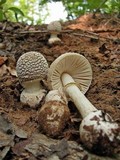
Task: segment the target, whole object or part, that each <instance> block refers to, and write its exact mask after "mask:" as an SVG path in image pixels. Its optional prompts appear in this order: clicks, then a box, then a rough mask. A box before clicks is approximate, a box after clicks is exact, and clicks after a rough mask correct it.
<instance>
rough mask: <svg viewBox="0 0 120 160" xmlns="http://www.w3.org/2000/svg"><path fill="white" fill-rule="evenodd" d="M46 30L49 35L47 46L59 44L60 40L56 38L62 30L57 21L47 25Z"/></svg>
mask: <svg viewBox="0 0 120 160" xmlns="http://www.w3.org/2000/svg"><path fill="white" fill-rule="evenodd" d="M47 30H48V32H49V33H50V38H49V40H48V44H50V45H52V44H55V43H60V42H61V39H60V38H58V37H57V36H58V34H59V33H60V32H61V30H62V26H61V24H60V22H59V21H53V22H51V23H49V24H48V26H47Z"/></svg>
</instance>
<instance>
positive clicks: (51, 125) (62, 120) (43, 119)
mask: <svg viewBox="0 0 120 160" xmlns="http://www.w3.org/2000/svg"><path fill="white" fill-rule="evenodd" d="M69 118H70V111H69V108H68V106H67V98H66V96H65V94H64V92H62V91H59V90H51V91H49V93H48V94H47V96H46V98H45V104H44V105H43V106H42V107H41V108H40V111H39V113H38V122H39V126H40V128H41V129H42V130H43V131H44V132H45V133H46V134H47V135H48V136H52V137H55V136H58V135H60V133H61V132H62V131H63V129H64V127H65V126H66V123H67V122H68V120H69Z"/></svg>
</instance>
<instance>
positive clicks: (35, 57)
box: [16, 51, 48, 84]
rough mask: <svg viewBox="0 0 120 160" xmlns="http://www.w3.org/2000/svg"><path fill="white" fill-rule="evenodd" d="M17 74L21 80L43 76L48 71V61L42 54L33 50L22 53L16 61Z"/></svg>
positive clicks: (25, 80)
mask: <svg viewBox="0 0 120 160" xmlns="http://www.w3.org/2000/svg"><path fill="white" fill-rule="evenodd" d="M16 70H17V75H18V78H19V80H20V82H21V84H23V82H27V81H32V80H36V79H39V80H41V79H42V78H45V76H46V75H47V72H48V63H47V61H46V59H45V58H44V56H43V55H42V54H41V53H39V52H35V51H31V52H27V53H25V54H23V55H22V56H21V57H20V58H19V59H18V61H17V66H16Z"/></svg>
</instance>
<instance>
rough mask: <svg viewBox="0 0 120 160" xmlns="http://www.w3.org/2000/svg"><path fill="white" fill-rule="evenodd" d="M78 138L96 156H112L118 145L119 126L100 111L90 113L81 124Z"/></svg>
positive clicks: (119, 138)
mask: <svg viewBox="0 0 120 160" xmlns="http://www.w3.org/2000/svg"><path fill="white" fill-rule="evenodd" d="M80 138H81V141H82V142H83V143H84V145H85V146H86V148H88V149H89V150H91V151H93V152H94V153H96V154H99V155H110V154H114V149H115V148H116V147H117V146H118V145H120V126H119V125H118V124H117V123H115V122H114V121H113V120H112V118H111V116H110V115H108V114H106V113H104V112H102V111H100V110H98V111H95V112H91V113H90V114H89V115H88V116H86V117H85V118H84V119H83V120H82V122H81V125H80Z"/></svg>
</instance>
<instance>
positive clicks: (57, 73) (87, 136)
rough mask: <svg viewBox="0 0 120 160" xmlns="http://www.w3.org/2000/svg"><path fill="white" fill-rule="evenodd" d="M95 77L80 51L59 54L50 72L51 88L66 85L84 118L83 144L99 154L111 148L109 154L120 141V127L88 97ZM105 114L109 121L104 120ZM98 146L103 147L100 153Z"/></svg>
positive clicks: (82, 127) (82, 124) (69, 94)
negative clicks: (86, 95) (87, 94)
mask: <svg viewBox="0 0 120 160" xmlns="http://www.w3.org/2000/svg"><path fill="white" fill-rule="evenodd" d="M91 80H92V69H91V66H90V63H89V61H88V60H87V59H86V58H85V57H84V56H82V55H80V54H78V53H65V54H63V55H61V56H59V57H58V58H57V59H56V60H55V61H54V62H53V63H52V64H51V66H50V68H49V71H48V82H49V83H50V84H51V88H52V89H59V88H60V89H61V88H63V89H64V90H65V92H66V94H67V95H68V96H69V97H70V98H71V99H72V101H73V102H74V104H75V105H76V107H77V109H78V110H79V112H80V114H81V115H82V117H83V121H82V123H81V125H80V138H81V141H82V142H83V144H84V145H85V146H86V147H87V148H88V149H89V150H91V151H95V152H96V153H98V152H99V154H104V153H106V152H105V150H107V151H108V147H109V151H108V152H107V153H106V154H111V150H112V149H113V148H114V147H115V146H116V145H117V144H120V131H119V130H120V127H119V125H118V124H117V123H115V122H113V120H112V118H111V116H110V115H109V116H108V114H107V115H104V114H103V112H102V111H98V110H97V109H96V108H95V107H94V106H93V105H92V103H91V102H90V101H89V100H88V99H87V98H86V97H85V95H84V94H85V93H86V91H87V90H88V88H89V86H90V84H91ZM105 117H106V119H107V120H106V119H104V118H105ZM106 121H107V122H106ZM113 124H114V125H113ZM106 125H107V126H106ZM118 131H119V132H118ZM99 144H100V145H99ZM98 146H100V147H101V149H100V150H99V151H98V152H97V150H96V148H98Z"/></svg>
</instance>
